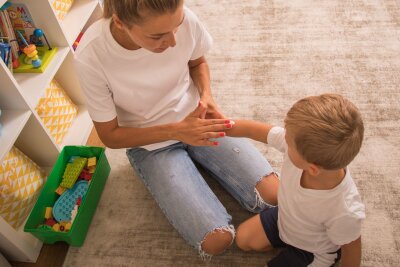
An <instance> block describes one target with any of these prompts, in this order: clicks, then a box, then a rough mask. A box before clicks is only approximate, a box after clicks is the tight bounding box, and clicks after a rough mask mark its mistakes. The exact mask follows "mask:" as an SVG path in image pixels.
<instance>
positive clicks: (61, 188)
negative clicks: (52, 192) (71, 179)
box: [56, 186, 67, 196]
mask: <svg viewBox="0 0 400 267" xmlns="http://www.w3.org/2000/svg"><path fill="white" fill-rule="evenodd" d="M66 190H67V188H64V187H61V186H59V187H58V188H57V189H56V193H57V194H59V195H60V196H61V195H62V194H63V193H64V192H65V191H66Z"/></svg>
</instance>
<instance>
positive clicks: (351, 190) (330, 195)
mask: <svg viewBox="0 0 400 267" xmlns="http://www.w3.org/2000/svg"><path fill="white" fill-rule="evenodd" d="M268 144H269V145H271V146H273V147H274V148H276V149H278V150H279V151H281V152H283V153H284V161H283V165H282V171H281V175H280V178H281V181H280V185H279V190H278V205H279V210H278V229H279V236H280V238H281V239H282V241H283V242H285V243H286V244H289V245H292V246H294V247H296V248H300V249H303V250H306V251H308V252H311V253H314V261H313V263H312V264H311V265H310V266H313V267H314V266H330V265H331V264H332V263H333V261H334V260H335V257H336V253H334V252H336V251H337V250H338V249H339V248H340V246H342V245H345V244H348V243H350V242H352V241H354V240H356V239H357V238H358V237H360V235H361V222H362V221H363V220H364V219H365V211H364V204H363V203H362V201H361V198H360V195H359V193H358V190H357V187H356V185H355V183H354V181H353V179H352V178H351V175H350V171H349V168H346V175H345V177H344V179H343V180H342V182H341V183H340V184H339V185H337V186H336V187H335V188H333V189H330V190H313V189H307V188H303V187H302V186H301V185H300V180H301V176H302V173H303V170H301V169H299V168H297V167H296V166H295V165H293V163H292V161H291V160H290V158H289V156H288V154H287V144H286V141H285V130H284V129H283V128H281V127H273V128H272V129H271V130H270V132H269V134H268Z"/></svg>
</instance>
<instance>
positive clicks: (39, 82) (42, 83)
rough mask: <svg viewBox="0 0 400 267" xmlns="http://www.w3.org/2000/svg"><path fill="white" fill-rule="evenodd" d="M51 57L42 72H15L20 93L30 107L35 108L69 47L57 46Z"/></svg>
mask: <svg viewBox="0 0 400 267" xmlns="http://www.w3.org/2000/svg"><path fill="white" fill-rule="evenodd" d="M57 49H58V50H57V52H56V54H55V55H54V57H53V59H52V60H51V62H50V63H49V65H48V66H47V68H46V70H45V72H43V73H15V74H14V78H15V79H16V81H17V83H18V84H19V86H20V90H21V94H22V95H24V96H25V99H26V101H27V102H28V105H29V106H30V107H31V109H35V107H36V104H37V103H38V100H39V98H40V97H42V96H43V93H44V90H45V89H46V88H47V86H48V85H49V84H50V81H51V80H52V79H53V77H54V75H55V74H56V73H57V71H58V69H59V68H60V66H61V64H62V63H63V62H64V59H65V57H66V56H67V55H68V52H69V51H70V48H69V47H58V48H57Z"/></svg>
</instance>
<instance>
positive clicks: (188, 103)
mask: <svg viewBox="0 0 400 267" xmlns="http://www.w3.org/2000/svg"><path fill="white" fill-rule="evenodd" d="M184 14H185V17H184V20H183V23H182V24H181V25H180V27H179V29H178V31H177V33H176V46H175V47H170V48H168V49H167V50H166V51H164V52H163V53H153V52H150V51H148V50H146V49H143V48H140V49H138V50H128V49H125V48H123V47H122V46H121V45H119V44H118V43H117V42H116V41H115V39H114V38H113V36H112V34H111V31H110V23H111V19H101V20H99V21H97V22H95V23H94V24H93V25H92V26H90V27H89V29H88V30H87V31H86V32H85V34H84V36H83V37H82V39H81V41H80V43H79V46H78V48H77V50H76V54H75V63H76V67H77V70H78V76H79V79H80V82H81V86H82V89H83V92H84V94H85V95H86V99H87V107H88V111H89V114H90V116H91V118H92V120H93V121H96V122H107V121H111V120H113V119H114V118H115V117H117V118H118V124H119V125H120V126H125V127H137V128H144V127H150V126H155V125H161V124H167V123H173V122H178V121H180V120H182V119H183V118H185V117H186V116H187V115H188V114H189V113H190V112H192V111H193V110H194V109H195V108H196V106H197V104H198V101H199V100H200V96H199V92H198V90H197V88H196V87H195V85H194V83H193V81H192V79H191V77H190V74H189V68H188V62H189V60H195V59H198V58H200V57H202V56H203V55H204V54H205V53H206V52H207V51H208V50H209V49H210V47H211V44H212V38H211V36H210V35H209V33H208V32H207V31H206V29H205V28H204V26H203V25H202V24H201V23H200V21H199V19H198V18H197V17H196V15H195V14H194V13H193V12H192V11H190V10H189V9H188V8H186V7H185V8H184ZM132 138H135V137H134V136H132ZM176 142H177V141H176V140H170V141H166V142H161V143H155V144H150V145H147V146H143V147H144V148H146V149H148V150H154V149H157V148H161V147H165V146H168V145H170V144H173V143H176Z"/></svg>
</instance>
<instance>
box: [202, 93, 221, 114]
mask: <svg viewBox="0 0 400 267" xmlns="http://www.w3.org/2000/svg"><path fill="white" fill-rule="evenodd" d="M201 102H202V103H203V104H204V106H205V107H206V110H207V111H206V113H205V114H204V116H203V117H201V119H226V117H225V116H224V115H223V114H222V112H221V110H220V109H219V107H218V105H217V104H216V103H215V101H214V99H213V98H212V97H211V96H203V97H202V98H201Z"/></svg>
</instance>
